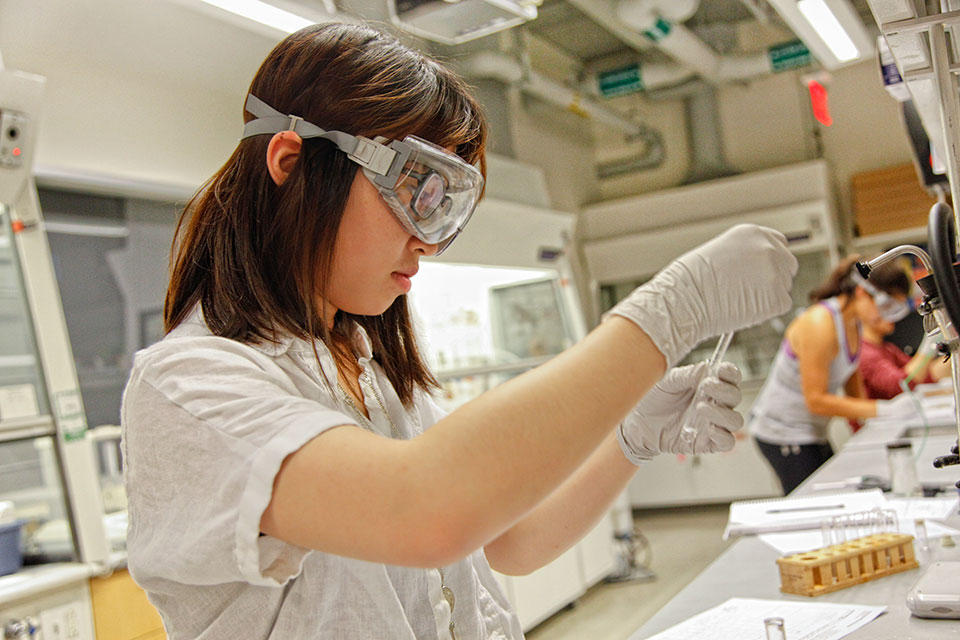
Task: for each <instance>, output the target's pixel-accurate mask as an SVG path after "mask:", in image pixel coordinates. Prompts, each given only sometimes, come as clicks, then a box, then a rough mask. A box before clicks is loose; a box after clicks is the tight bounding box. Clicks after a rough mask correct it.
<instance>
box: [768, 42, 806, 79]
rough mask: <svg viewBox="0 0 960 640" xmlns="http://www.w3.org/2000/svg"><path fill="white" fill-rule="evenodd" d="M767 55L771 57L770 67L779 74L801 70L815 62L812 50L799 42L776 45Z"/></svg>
mask: <svg viewBox="0 0 960 640" xmlns="http://www.w3.org/2000/svg"><path fill="white" fill-rule="evenodd" d="M767 53H768V54H769V55H770V66H771V67H772V68H773V70H774V71H777V72H780V71H789V70H790V69H799V68H800V67H806V66H807V65H809V64H811V63H812V62H813V58H812V57H811V56H810V49H807V45H805V44H803V43H802V42H801V41H799V40H793V41H791V42H784V43H783V44H777V45H774V46H772V47H770V48H769V49H768V50H767Z"/></svg>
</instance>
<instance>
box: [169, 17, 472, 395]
mask: <svg viewBox="0 0 960 640" xmlns="http://www.w3.org/2000/svg"><path fill="white" fill-rule="evenodd" d="M250 93H252V94H253V95H255V96H257V97H258V98H260V99H261V100H263V101H264V102H266V103H267V104H269V105H270V106H272V107H273V108H275V109H277V110H278V111H280V112H282V113H289V114H295V115H297V116H300V117H302V118H304V119H306V120H308V121H310V122H312V123H314V124H316V125H318V126H320V127H323V128H324V129H327V130H339V131H345V132H347V133H350V134H353V135H358V136H366V137H369V138H373V137H375V136H378V135H379V136H384V137H386V138H388V139H402V138H403V137H404V136H406V135H416V136H419V137H421V138H423V139H425V140H429V141H431V142H433V143H434V144H437V145H440V146H442V147H447V148H452V149H454V151H455V153H456V154H457V155H459V156H460V157H461V158H463V159H464V160H466V161H467V162H469V163H472V164H476V165H478V166H479V168H480V171H481V173H483V174H484V175H485V174H486V162H485V158H484V151H485V147H486V139H487V123H486V120H485V118H484V116H483V114H482V111H481V108H480V105H479V104H478V103H477V102H476V101H475V100H474V99H473V98H472V97H471V95H470V93H469V91H468V89H467V86H466V85H465V84H464V83H463V82H462V81H461V80H460V79H459V78H458V77H457V76H455V75H454V74H453V73H452V72H451V71H449V70H448V69H446V68H445V67H443V66H442V65H440V64H439V63H437V62H435V61H433V60H431V59H429V58H427V57H426V56H424V55H422V54H420V53H418V52H416V51H413V50H412V49H409V48H407V47H405V46H403V45H401V44H400V43H399V42H398V41H397V40H396V39H394V38H393V37H392V36H389V35H386V34H384V33H382V32H379V31H377V30H375V29H372V28H370V27H367V26H360V25H348V24H323V25H313V26H310V27H306V28H304V29H301V30H300V31H297V32H296V33H293V34H291V35H290V36H288V37H287V38H286V39H284V40H283V41H282V42H280V43H279V44H278V45H277V46H276V47H275V48H274V49H273V51H271V52H270V54H269V55H268V56H267V58H266V60H264V62H263V64H262V65H261V66H260V69H259V70H258V71H257V74H256V76H255V77H254V79H253V82H252V83H251V85H250ZM251 119H253V116H252V115H251V114H249V113H246V112H244V121H245V122H246V121H249V120H251ZM269 140H270V136H254V137H251V138H247V139H244V140H241V141H240V143H239V144H238V145H237V148H236V149H235V150H234V152H233V154H232V155H231V156H230V158H229V159H228V160H227V162H226V164H224V165H223V167H221V168H220V170H219V171H217V173H215V174H214V175H213V177H211V178H210V179H209V180H208V181H207V182H206V183H205V184H204V186H203V187H202V188H201V190H200V191H199V192H198V193H197V194H196V195H195V196H194V197H193V199H192V200H191V201H190V202H189V203H188V204H187V206H186V208H185V209H184V211H183V214H182V215H181V217H180V221H179V223H178V225H177V232H176V234H175V237H174V242H173V249H172V251H171V278H170V286H169V289H168V290H167V297H166V301H165V304H164V328H165V330H166V331H168V332H169V331H171V330H172V329H173V328H174V327H176V326H177V325H179V324H180V323H181V322H183V320H184V319H185V318H186V317H187V315H188V314H189V313H190V311H191V310H192V309H193V308H194V307H195V306H196V305H197V304H198V303H199V304H201V305H202V309H203V315H204V318H205V320H206V322H207V325H208V326H209V328H210V330H211V331H212V332H213V333H214V334H215V335H218V336H222V337H225V338H230V339H233V340H237V341H240V342H246V343H259V342H265V341H266V342H269V341H276V340H277V339H278V336H279V335H280V334H281V333H289V334H291V335H294V336H297V337H300V338H303V339H306V340H308V341H310V342H314V341H315V340H317V339H319V340H322V341H323V342H325V343H326V344H327V345H328V346H330V347H331V349H332V350H334V351H337V352H339V349H337V348H336V347H338V345H342V344H344V343H345V340H346V332H347V327H348V326H349V320H353V321H355V322H357V323H359V324H360V325H361V326H362V327H363V328H364V329H366V331H367V333H368V334H369V336H370V339H371V343H372V346H373V352H374V356H375V357H376V358H377V361H378V362H379V363H380V365H381V366H382V367H383V369H384V371H385V372H386V374H387V377H388V378H389V379H390V382H391V383H392V384H393V386H394V388H395V389H396V391H397V394H398V395H399V397H400V399H401V400H402V401H403V402H404V404H408V405H409V403H410V402H411V400H412V398H413V391H414V388H415V386H417V385H419V386H421V387H423V388H430V387H435V386H437V382H436V380H435V379H434V378H433V376H432V375H431V374H430V372H429V370H428V369H427V367H426V365H425V363H424V362H423V359H422V358H421V356H420V353H419V351H418V349H417V344H416V340H415V337H414V332H413V328H412V322H411V317H410V312H409V310H408V307H407V298H406V296H400V297H398V298H397V299H396V300H395V301H394V303H393V304H392V305H391V306H390V308H388V309H387V310H386V311H385V312H384V313H383V314H382V315H380V316H356V315H352V314H348V313H346V312H343V311H339V312H338V313H337V317H336V319H335V322H334V327H333V329H332V330H330V329H329V328H328V327H327V325H326V323H325V322H324V321H323V318H324V317H325V316H324V309H323V304H325V303H322V302H320V301H324V300H326V291H327V288H328V283H329V279H330V274H331V265H332V262H333V250H334V244H335V242H336V238H337V231H338V229H339V226H340V221H341V218H342V217H343V211H344V207H345V206H346V202H347V197H348V195H349V193H350V188H351V185H352V183H353V178H354V176H355V174H356V172H357V171H358V170H359V167H358V166H357V165H356V164H355V163H354V162H352V161H351V160H349V159H348V158H347V156H346V154H345V153H343V152H342V151H340V150H339V149H337V148H336V147H335V146H334V145H333V143H331V142H328V141H326V140H322V139H306V140H304V141H303V144H302V148H301V151H300V156H299V159H298V161H297V162H296V165H295V166H294V167H293V169H292V170H291V172H290V174H289V175H288V176H287V178H286V180H284V181H283V183H282V184H281V185H279V186H278V185H277V184H275V183H274V181H273V180H272V179H271V177H270V175H269V173H268V171H267V166H266V161H265V158H266V151H267V145H268V143H269ZM314 344H315V343H314Z"/></svg>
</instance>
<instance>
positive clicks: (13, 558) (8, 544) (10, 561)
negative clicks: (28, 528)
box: [0, 520, 23, 576]
mask: <svg viewBox="0 0 960 640" xmlns="http://www.w3.org/2000/svg"><path fill="white" fill-rule="evenodd" d="M22 526H23V521H22V520H17V521H16V522H10V523H7V524H0V576H6V575H9V574H11V573H16V572H17V571H20V567H22V566H23V553H22V552H21V551H20V528H21V527H22Z"/></svg>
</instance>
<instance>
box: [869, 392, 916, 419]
mask: <svg viewBox="0 0 960 640" xmlns="http://www.w3.org/2000/svg"><path fill="white" fill-rule="evenodd" d="M916 414H917V406H916V405H915V404H914V402H913V398H911V397H910V394H909V393H900V394H899V395H896V396H894V397H893V398H892V399H890V400H877V417H878V418H908V417H910V416H914V415H916Z"/></svg>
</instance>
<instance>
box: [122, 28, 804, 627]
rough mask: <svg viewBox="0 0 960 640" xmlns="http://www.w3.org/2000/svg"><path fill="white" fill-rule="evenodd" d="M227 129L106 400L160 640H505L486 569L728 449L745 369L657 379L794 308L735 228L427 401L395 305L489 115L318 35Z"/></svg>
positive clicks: (781, 253) (399, 54)
mask: <svg viewBox="0 0 960 640" xmlns="http://www.w3.org/2000/svg"><path fill="white" fill-rule="evenodd" d="M244 120H245V122H246V125H245V127H244V133H243V136H242V139H241V140H240V142H239V144H238V146H237V148H236V150H235V151H234V153H233V155H232V156H231V157H230V158H229V160H227V162H226V164H225V165H224V166H223V167H222V168H221V169H220V170H219V171H218V172H217V173H216V174H215V175H214V176H213V177H212V178H211V179H210V181H209V182H208V183H207V184H206V185H205V187H204V189H203V190H202V191H201V192H200V193H199V194H198V195H197V196H196V197H195V198H194V200H193V201H192V202H191V203H190V204H189V205H188V206H187V209H186V211H185V214H184V217H183V219H182V220H181V222H180V227H179V229H178V237H177V240H176V242H175V245H174V254H173V259H172V276H171V281H170V287H169V291H168V295H167V300H166V308H165V320H166V327H167V330H168V333H167V335H166V337H165V338H164V340H162V341H161V342H159V343H158V344H156V345H154V346H152V347H150V348H149V349H146V350H145V351H143V352H141V353H139V354H138V355H137V358H136V361H135V363H134V368H133V371H132V373H131V377H130V381H129V383H128V386H127V389H126V392H125V396H124V405H123V428H124V441H123V442H124V460H125V463H126V482H127V491H128V496H129V517H130V526H129V532H128V564H129V568H130V571H131V573H132V575H133V577H134V578H135V579H136V580H137V582H138V583H139V584H140V585H141V586H142V587H143V588H144V589H145V590H146V592H147V594H148V596H149V597H150V600H151V601H152V602H153V604H154V605H155V606H156V607H157V609H158V610H159V611H160V613H161V615H162V617H163V620H164V624H165V626H166V629H167V633H168V634H169V636H170V638H172V639H181V638H197V637H203V638H206V639H220V638H223V639H230V640H235V639H236V638H262V639H266V638H392V639H395V638H406V639H410V640H413V639H414V638H442V639H444V640H448V639H449V638H454V637H455V638H461V639H465V638H519V637H521V635H522V634H521V631H520V627H519V623H518V621H517V618H516V615H515V614H514V613H513V612H512V611H511V609H510V605H509V603H508V602H507V600H506V598H505V597H504V594H503V592H502V590H501V589H500V588H499V586H498V584H497V582H496V580H495V579H494V577H493V574H492V573H491V571H490V568H491V566H492V567H494V568H496V569H497V570H499V571H502V572H504V573H509V574H522V573H526V572H529V571H532V570H534V569H536V568H538V567H540V566H543V565H544V564H546V563H547V562H550V561H551V560H552V559H554V558H555V557H557V556H558V555H560V554H561V553H562V552H563V551H564V550H565V549H567V548H569V547H570V546H571V545H572V544H574V543H575V542H576V541H577V540H578V539H579V538H580V537H581V536H582V535H583V534H584V533H586V532H587V531H589V530H590V529H591V528H592V527H593V526H594V524H595V523H596V521H597V520H598V519H599V518H600V517H602V515H603V514H604V513H605V512H606V510H607V508H608V507H609V505H610V503H611V502H612V500H613V499H614V498H615V497H616V495H617V494H618V493H619V492H620V491H622V489H623V488H624V486H625V485H626V483H627V482H628V481H629V479H630V477H631V475H632V472H633V469H634V468H635V467H634V465H635V464H640V463H641V462H642V461H644V460H649V459H650V458H652V457H653V456H655V455H657V454H658V453H660V452H662V451H670V452H675V451H682V452H688V453H690V452H710V451H717V450H727V449H729V448H731V447H732V446H733V441H734V438H733V436H732V434H731V433H730V431H732V430H735V429H737V428H739V427H740V426H741V424H742V419H741V418H740V417H739V416H738V415H737V414H736V413H735V412H734V411H733V410H732V409H731V408H730V407H732V406H735V405H736V403H737V401H738V400H739V397H740V394H739V389H738V388H737V383H738V382H739V373H738V372H737V371H736V368H735V367H732V366H727V367H725V368H723V369H722V370H721V373H720V376H719V378H717V377H704V376H703V371H704V370H703V368H702V367H685V368H679V369H675V370H670V371H669V372H668V369H669V368H670V367H671V366H672V365H673V364H675V363H676V362H678V361H679V360H680V359H681V358H683V356H684V354H686V353H687V352H688V351H689V350H690V349H691V347H692V346H693V345H695V344H696V343H698V342H699V341H701V340H703V339H706V338H707V337H709V336H713V335H716V334H718V333H720V332H722V331H726V330H731V329H736V328H740V327H742V326H745V325H749V324H752V323H755V322H760V321H762V320H764V319H766V318H769V317H771V316H773V315H776V314H778V313H783V312H784V311H785V310H786V309H787V308H788V307H789V304H790V298H789V287H790V284H791V280H792V277H793V275H794V273H795V271H796V268H797V264H796V261H795V260H794V259H793V257H792V255H791V254H790V253H789V251H788V250H787V248H786V244H785V241H784V238H783V236H782V235H780V234H778V233H775V232H773V231H770V230H768V229H762V228H760V227H753V226H740V227H735V228H734V229H732V230H730V231H728V232H727V233H725V234H723V235H721V236H720V237H718V238H716V239H714V240H712V241H710V242H708V243H707V244H705V245H703V246H702V247H700V248H698V249H696V250H694V251H692V252H690V253H688V254H686V255H684V256H682V257H681V258H679V259H678V260H677V261H676V262H674V263H672V264H671V265H668V266H667V267H666V268H665V269H664V270H663V271H662V272H661V273H660V274H659V275H657V276H656V277H655V278H654V279H653V280H651V282H650V283H648V284H647V285H644V286H643V287H641V288H639V289H637V290H636V291H635V292H633V293H632V294H631V295H630V296H629V297H628V298H627V299H625V300H624V301H623V302H622V303H621V304H620V305H618V306H617V307H616V308H615V309H614V310H613V311H612V312H611V315H610V316H609V317H608V319H607V320H606V321H605V322H603V323H602V324H601V325H600V326H599V327H598V328H596V329H595V330H594V331H593V332H591V333H590V334H589V335H588V336H587V337H586V338H585V339H584V340H583V341H581V342H580V343H579V344H577V345H575V346H574V347H573V348H571V349H569V350H568V351H567V352H565V353H563V354H561V355H559V356H557V357H556V358H554V359H553V360H551V361H550V362H549V363H547V364H545V365H543V366H541V367H539V368H537V369H535V370H533V371H531V372H528V373H526V374H525V375H522V376H519V377H517V378H515V379H513V380H511V381H510V382H508V383H506V384H503V385H501V386H500V387H497V388H496V389H494V390H492V391H490V392H489V393H486V394H484V395H482V396H481V397H479V398H477V399H475V400H473V401H472V402H470V403H468V404H466V405H465V406H463V407H461V408H460V409H458V410H457V411H455V412H453V413H451V414H450V415H447V416H444V415H443V413H442V412H441V411H440V410H439V409H438V407H437V406H436V404H435V403H434V402H433V401H432V399H431V397H430V392H431V390H432V389H433V388H434V387H435V386H436V382H435V381H434V379H433V377H432V376H431V375H430V372H429V371H428V370H427V369H426V367H425V366H424V364H423V361H422V359H421V357H420V354H419V352H418V351H417V345H416V341H415V339H414V335H413V332H412V329H411V324H410V319H409V318H410V316H409V312H408V310H407V301H406V297H405V295H404V294H405V293H407V291H409V289H410V287H411V278H413V277H414V274H415V273H416V272H417V267H418V263H419V260H420V259H421V258H423V257H428V256H432V255H436V254H437V253H439V252H440V251H442V250H443V249H445V248H446V247H447V246H448V245H449V244H450V242H452V241H453V240H454V239H455V238H456V236H457V234H458V233H459V232H460V230H462V229H463V226H464V225H465V224H466V223H467V221H468V220H469V218H470V215H471V214H472V212H473V210H474V207H475V205H476V203H477V201H478V200H479V198H480V195H481V191H482V184H483V178H482V174H483V170H484V166H485V165H484V145H485V141H486V134H487V129H486V123H485V121H484V118H483V116H482V115H481V112H480V107H479V106H478V105H477V103H476V102H475V101H474V100H473V98H471V97H470V95H469V93H468V92H467V90H466V87H465V85H464V84H463V83H462V82H461V81H460V80H458V79H457V78H456V76H454V75H453V74H452V73H451V72H449V71H448V70H446V69H445V68H444V67H442V66H440V65H439V64H437V63H436V62H434V61H432V60H430V59H428V58H426V57H424V56H422V55H420V54H419V53H416V52H414V51H412V50H409V49H407V48H405V47H403V46H401V45H400V44H399V43H397V42H396V41H395V40H393V39H392V38H390V37H387V36H385V35H383V34H381V33H379V32H377V31H374V30H371V29H369V28H367V27H363V26H356V25H338V24H328V25H322V26H313V27H309V28H306V29H303V30H301V31H299V32H297V33H294V34H292V35H291V36H289V37H288V38H286V39H285V40H284V41H283V42H281V43H280V44H278V45H277V47H276V48H275V49H274V50H273V51H272V52H271V53H270V54H269V56H268V57H267V59H266V60H265V61H264V63H263V65H262V66H261V68H260V70H259V71H258V72H257V74H256V77H255V78H254V80H253V82H252V84H251V86H250V92H249V96H248V98H247V101H246V104H245V114H244ZM504 232H505V233H509V230H504ZM665 373H666V375H664V374H665ZM661 378H663V379H662V380H661ZM658 381H659V383H658ZM698 388H699V389H701V390H703V392H704V393H705V394H706V395H707V397H708V398H710V399H711V400H712V402H709V403H707V402H698V403H697V405H696V407H697V409H696V410H697V412H698V417H699V421H700V422H701V423H702V425H701V427H700V428H699V431H698V432H697V433H696V437H695V438H693V439H692V440H691V439H688V438H684V437H682V434H681V433H680V431H681V430H680V426H679V424H678V423H679V418H680V416H681V415H682V414H683V412H684V410H685V409H686V408H687V406H688V405H689V404H690V402H691V399H692V397H693V393H694V391H695V390H696V389H698Z"/></svg>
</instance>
